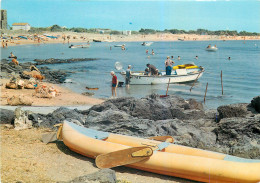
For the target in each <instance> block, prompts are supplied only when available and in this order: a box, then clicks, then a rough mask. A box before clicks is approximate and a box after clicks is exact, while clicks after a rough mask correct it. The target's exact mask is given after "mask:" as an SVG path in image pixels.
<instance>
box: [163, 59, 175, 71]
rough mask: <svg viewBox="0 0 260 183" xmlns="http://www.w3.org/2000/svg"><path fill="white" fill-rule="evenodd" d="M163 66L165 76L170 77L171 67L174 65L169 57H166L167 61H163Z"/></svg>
mask: <svg viewBox="0 0 260 183" xmlns="http://www.w3.org/2000/svg"><path fill="white" fill-rule="evenodd" d="M164 64H165V68H166V75H171V73H172V65H173V64H174V62H173V61H172V60H170V57H169V56H167V59H166V60H165V62H164Z"/></svg>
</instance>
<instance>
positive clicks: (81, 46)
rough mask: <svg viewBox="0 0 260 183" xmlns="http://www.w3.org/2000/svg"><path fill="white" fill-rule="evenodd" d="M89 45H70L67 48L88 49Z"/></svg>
mask: <svg viewBox="0 0 260 183" xmlns="http://www.w3.org/2000/svg"><path fill="white" fill-rule="evenodd" d="M89 47H90V45H89V44H81V45H70V46H69V48H89Z"/></svg>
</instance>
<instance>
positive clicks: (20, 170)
mask: <svg viewBox="0 0 260 183" xmlns="http://www.w3.org/2000/svg"><path fill="white" fill-rule="evenodd" d="M0 129H1V181H2V183H7V182H8V183H10V182H39V183H41V182H48V183H52V182H53V183H54V182H57V181H69V180H72V179H74V178H76V177H79V176H83V175H87V174H90V173H94V172H96V171H98V170H99V169H98V168H97V167H96V166H95V161H94V160H93V159H90V158H87V157H84V156H82V155H79V154H77V153H74V152H72V151H71V150H69V148H67V147H66V146H65V145H64V144H63V142H56V143H49V144H47V145H46V144H44V143H43V142H41V136H42V134H44V133H47V132H50V130H48V129H41V128H40V129H36V128H34V129H26V130H20V131H17V130H14V129H13V128H12V127H11V125H1V127H0ZM113 170H115V171H116V176H117V179H118V180H120V181H118V183H120V182H122V183H129V182H131V183H147V182H151V183H152V182H156V183H192V182H194V181H189V180H185V179H181V178H176V177H169V176H163V175H158V174H153V173H149V172H144V171H140V170H136V169H131V168H127V167H117V168H113Z"/></svg>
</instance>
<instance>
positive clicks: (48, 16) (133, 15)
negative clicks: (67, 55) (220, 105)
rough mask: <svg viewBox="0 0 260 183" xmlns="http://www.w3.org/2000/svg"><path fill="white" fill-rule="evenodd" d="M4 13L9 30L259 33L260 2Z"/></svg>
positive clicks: (41, 7) (36, 0) (19, 4)
mask: <svg viewBox="0 0 260 183" xmlns="http://www.w3.org/2000/svg"><path fill="white" fill-rule="evenodd" d="M0 1H1V0H0ZM1 9H6V10H7V16H8V24H9V25H12V23H15V22H28V23H29V24H30V25H31V26H34V27H47V26H51V25H54V24H58V25H60V26H66V27H69V28H71V27H84V28H110V29H114V30H122V29H124V30H126V29H127V30H140V29H141V28H151V29H157V30H164V29H184V30H196V29H198V28H204V29H208V30H237V31H242V30H245V31H249V32H258V33H260V0H248V1H240V0H226V1H224V0H215V1H210V0H205V1H202V0H197V1H195V0H188V1H186V0H178V1H177V0H172V1H159V0H153V1H147V0H145V1H137V0H135V1H125V0H121V1H119V0H114V1H100V0H95V1H94V0H2V2H1ZM130 22H131V23H132V24H130Z"/></svg>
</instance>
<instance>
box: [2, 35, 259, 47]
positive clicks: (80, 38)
mask: <svg viewBox="0 0 260 183" xmlns="http://www.w3.org/2000/svg"><path fill="white" fill-rule="evenodd" d="M47 34H48V35H53V36H58V38H57V39H51V38H42V39H41V41H40V43H38V42H37V41H36V40H33V39H30V40H29V39H28V40H25V39H19V40H16V39H12V40H11V39H9V40H8V47H9V46H11V47H12V46H19V45H37V44H55V43H57V44H62V43H63V44H68V45H70V44H72V43H88V42H89V43H92V42H93V39H96V40H100V41H101V42H108V43H111V42H162V41H165V42H170V41H178V42H179V41H231V40H234V41H236V40H237V41H256V40H260V36H216V35H195V34H168V33H165V34H148V35H141V34H133V35H109V34H94V33H75V32H65V33H61V32H48V33H47ZM18 35H21V34H10V35H9V36H13V37H15V36H18ZM23 35H25V34H23ZM32 35H33V34H28V33H27V34H26V36H28V37H29V36H32ZM63 35H65V36H66V37H67V36H70V37H72V39H69V43H68V39H66V40H65V41H64V40H63V39H62V36H63ZM39 36H40V35H39ZM41 37H42V35H41ZM1 47H3V46H2V44H1Z"/></svg>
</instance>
